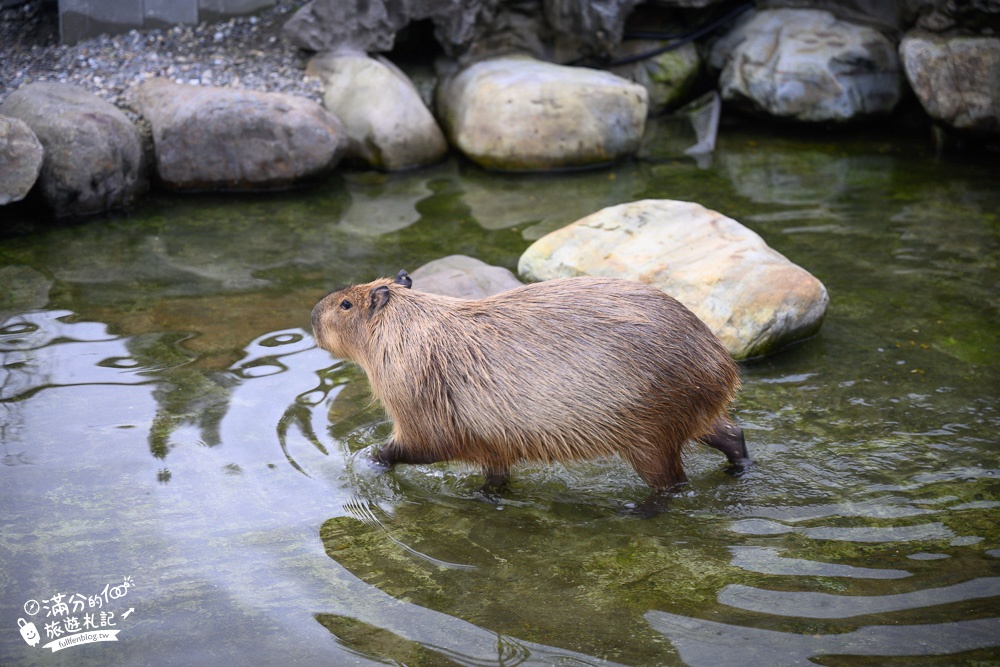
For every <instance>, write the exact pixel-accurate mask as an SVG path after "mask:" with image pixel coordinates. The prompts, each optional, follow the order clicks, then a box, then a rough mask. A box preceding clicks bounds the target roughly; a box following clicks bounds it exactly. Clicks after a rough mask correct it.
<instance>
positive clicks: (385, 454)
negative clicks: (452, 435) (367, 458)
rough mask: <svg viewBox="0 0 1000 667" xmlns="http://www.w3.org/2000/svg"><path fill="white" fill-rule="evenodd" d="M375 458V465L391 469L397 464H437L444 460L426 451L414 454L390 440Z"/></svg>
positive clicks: (376, 453)
mask: <svg viewBox="0 0 1000 667" xmlns="http://www.w3.org/2000/svg"><path fill="white" fill-rule="evenodd" d="M373 458H374V460H375V463H377V464H379V465H383V466H386V467H389V468H391V467H392V466H394V465H396V464H397V463H416V464H421V463H437V462H438V461H442V460H444V459H441V458H439V457H436V456H434V455H433V454H431V453H428V452H426V451H424V452H422V453H420V454H414V453H413V452H411V451H410V450H409V449H408V448H407V447H405V446H403V445H400V444H399V443H398V442H396V441H395V440H390V441H389V442H387V443H385V444H384V445H382V447H381V448H379V450H378V451H377V452H375V456H374V457H373Z"/></svg>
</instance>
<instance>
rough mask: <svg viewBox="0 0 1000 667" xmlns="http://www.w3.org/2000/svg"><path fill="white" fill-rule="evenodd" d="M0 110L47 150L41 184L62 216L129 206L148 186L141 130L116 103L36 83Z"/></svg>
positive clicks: (73, 88)
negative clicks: (24, 127)
mask: <svg viewBox="0 0 1000 667" xmlns="http://www.w3.org/2000/svg"><path fill="white" fill-rule="evenodd" d="M0 114H3V115H6V116H11V117H13V118H19V119H20V120H22V121H24V122H25V123H26V124H27V125H28V127H30V128H31V131H32V132H34V133H35V136H36V137H37V138H38V141H39V142H41V144H42V147H43V148H44V158H43V160H42V170H41V173H40V174H39V177H38V186H39V187H40V188H41V192H42V195H43V196H44V198H45V201H46V203H47V204H48V205H49V207H50V208H51V209H52V211H53V213H55V215H56V216H58V217H64V216H77V215H91V214H94V213H101V212H103V211H107V210H109V209H113V208H117V207H120V206H126V205H128V204H130V203H132V201H133V200H134V199H135V198H136V197H138V196H139V195H140V194H142V193H143V192H144V191H145V190H146V187H147V185H148V181H147V179H146V172H145V165H144V162H143V156H142V142H141V139H140V136H139V131H138V130H137V129H136V128H135V126H134V125H133V124H132V123H131V122H130V121H129V119H128V118H126V117H125V115H124V114H123V113H122V112H121V111H119V110H118V109H117V108H115V107H114V106H112V105H111V104H109V103H107V102H105V101H104V100H102V99H100V98H98V97H96V96H95V95H92V94H90V93H89V92H87V91H86V90H84V89H82V88H78V87H76V86H71V85H68V84H62V83H46V82H40V83H32V84H30V85H27V86H24V87H23V88H19V89H18V90H16V91H14V92H13V93H11V94H10V95H9V96H8V97H7V99H6V100H4V103H3V104H2V105H0Z"/></svg>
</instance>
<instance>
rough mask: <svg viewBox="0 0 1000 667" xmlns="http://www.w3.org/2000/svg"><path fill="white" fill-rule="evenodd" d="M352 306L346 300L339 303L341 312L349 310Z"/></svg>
mask: <svg viewBox="0 0 1000 667" xmlns="http://www.w3.org/2000/svg"><path fill="white" fill-rule="evenodd" d="M353 305H354V304H353V303H351V302H350V301H348V300H347V299H344V300H343V301H341V302H340V309H341V310H350V309H351V306H353Z"/></svg>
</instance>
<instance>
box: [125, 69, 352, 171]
mask: <svg viewBox="0 0 1000 667" xmlns="http://www.w3.org/2000/svg"><path fill="white" fill-rule="evenodd" d="M133 97H134V100H135V103H136V105H137V107H138V108H139V110H140V112H141V113H142V115H143V116H145V117H146V119H147V120H149V122H150V124H151V125H152V128H153V143H154V145H155V150H156V171H157V175H158V176H159V178H160V181H161V182H162V183H163V185H164V186H166V187H167V188H170V189H174V190H267V189H275V188H282V187H287V186H289V185H292V184H294V183H296V182H297V181H300V180H303V179H306V178H309V177H312V176H316V175H318V174H322V173H323V172H325V171H327V170H329V169H332V168H333V167H334V166H336V164H337V163H338V162H339V160H340V157H341V156H342V154H343V152H344V149H345V147H346V145H347V136H346V134H345V132H344V127H343V125H342V124H341V122H340V121H339V120H338V119H337V118H336V116H334V115H333V114H331V113H330V112H329V111H327V110H326V109H324V108H323V107H322V106H320V105H319V104H317V103H316V102H314V101H312V100H308V99H305V98H301V97H296V96H294V95H286V94H284V93H263V92H258V91H254V90H238V89H234V88H219V87H212V86H188V85H182V84H177V83H174V82H173V81H170V80H167V79H148V80H146V81H144V82H142V83H141V84H139V85H138V86H136V87H135V88H134V89H133Z"/></svg>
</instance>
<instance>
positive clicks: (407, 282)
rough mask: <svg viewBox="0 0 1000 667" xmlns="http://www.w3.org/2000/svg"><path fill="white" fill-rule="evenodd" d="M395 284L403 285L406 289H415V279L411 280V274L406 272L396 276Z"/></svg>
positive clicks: (401, 271)
mask: <svg viewBox="0 0 1000 667" xmlns="http://www.w3.org/2000/svg"><path fill="white" fill-rule="evenodd" d="M393 282H394V283H396V284H397V285H402V286H403V287H405V288H406V289H410V288H411V287H413V278H411V277H410V274H409V273H407V272H406V271H405V270H400V272H399V273H397V274H396V278H395V280H393Z"/></svg>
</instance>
